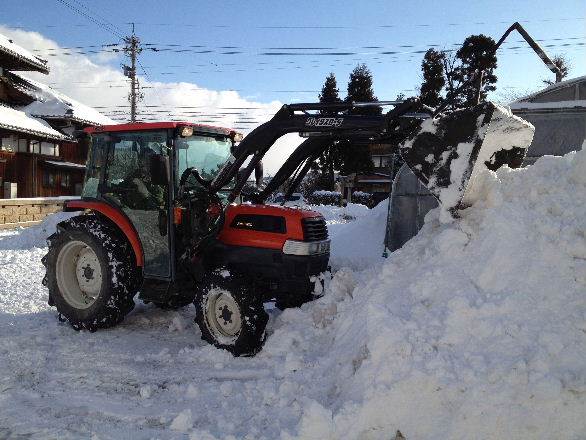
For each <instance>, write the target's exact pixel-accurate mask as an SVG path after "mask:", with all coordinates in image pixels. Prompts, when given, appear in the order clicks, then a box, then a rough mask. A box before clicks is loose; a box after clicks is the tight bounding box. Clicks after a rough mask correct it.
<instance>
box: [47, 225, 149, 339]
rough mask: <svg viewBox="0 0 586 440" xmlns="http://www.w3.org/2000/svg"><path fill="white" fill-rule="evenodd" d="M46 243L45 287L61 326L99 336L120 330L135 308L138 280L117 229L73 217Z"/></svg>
mask: <svg viewBox="0 0 586 440" xmlns="http://www.w3.org/2000/svg"><path fill="white" fill-rule="evenodd" d="M47 242H48V245H49V252H48V253H47V255H46V256H45V257H44V258H43V259H42V262H43V264H44V265H45V267H46V268H47V272H46V276H45V279H44V280H43V284H44V285H45V286H46V287H47V288H48V289H49V305H51V306H55V307H56V308H57V312H58V313H59V319H60V320H62V321H68V322H69V324H70V325H71V326H72V327H73V328H74V329H75V330H83V329H85V330H89V331H95V330H97V329H100V328H107V327H112V326H114V325H116V324H118V323H119V322H121V321H122V320H123V319H124V317H125V316H126V315H127V314H128V312H130V311H131V310H132V309H133V308H134V300H133V297H134V295H135V294H136V292H137V290H138V286H139V285H140V283H139V279H140V278H139V277H138V274H137V272H138V271H137V268H136V266H135V259H134V255H133V252H132V249H131V247H130V245H129V244H128V242H127V241H126V238H125V237H123V236H122V235H121V234H120V232H119V231H118V230H117V229H116V228H115V227H114V226H111V225H109V224H108V223H106V221H103V220H101V219H100V218H99V217H97V216H95V215H84V216H78V217H73V218H71V219H69V220H67V221H65V222H61V223H59V224H58V225H57V232H56V233H55V234H53V235H51V236H50V237H49V238H48V239H47Z"/></svg>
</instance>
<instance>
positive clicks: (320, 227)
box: [301, 217, 328, 241]
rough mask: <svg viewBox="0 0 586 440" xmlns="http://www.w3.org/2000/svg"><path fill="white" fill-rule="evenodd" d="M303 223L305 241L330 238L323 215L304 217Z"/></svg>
mask: <svg viewBox="0 0 586 440" xmlns="http://www.w3.org/2000/svg"><path fill="white" fill-rule="evenodd" d="M301 225H302V227H303V239H304V240H305V241H321V240H325V239H327V238H328V228H327V226H326V221H325V220H324V218H323V217H309V218H304V219H303V220H301Z"/></svg>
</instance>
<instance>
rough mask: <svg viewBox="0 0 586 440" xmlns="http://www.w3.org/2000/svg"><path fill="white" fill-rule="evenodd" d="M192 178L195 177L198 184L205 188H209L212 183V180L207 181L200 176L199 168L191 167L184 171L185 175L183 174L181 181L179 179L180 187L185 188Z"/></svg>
mask: <svg viewBox="0 0 586 440" xmlns="http://www.w3.org/2000/svg"><path fill="white" fill-rule="evenodd" d="M191 176H193V177H195V180H196V181H197V183H199V184H200V185H201V186H203V187H204V188H209V187H210V185H211V183H212V181H211V180H205V179H204V178H203V177H201V174H199V171H198V170H197V168H195V167H190V168H187V169H186V170H185V171H183V174H181V179H179V186H184V185H185V184H186V183H187V179H189V177H191Z"/></svg>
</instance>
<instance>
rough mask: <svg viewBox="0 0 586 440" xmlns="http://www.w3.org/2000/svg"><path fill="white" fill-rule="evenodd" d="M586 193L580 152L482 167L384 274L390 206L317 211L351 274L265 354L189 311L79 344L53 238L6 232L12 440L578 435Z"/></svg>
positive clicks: (2, 349)
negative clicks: (56, 277) (51, 300)
mask: <svg viewBox="0 0 586 440" xmlns="http://www.w3.org/2000/svg"><path fill="white" fill-rule="evenodd" d="M584 194H586V152H580V153H577V154H570V155H568V156H566V157H564V158H544V159H541V160H540V161H538V163H537V164H536V165H534V166H532V167H530V168H529V169H525V170H515V171H511V170H508V169H504V170H500V171H499V172H498V174H494V173H488V172H487V173H486V174H485V175H483V176H481V181H480V182H479V184H478V185H477V187H476V194H475V198H476V203H475V204H474V206H473V207H472V208H469V209H467V210H465V211H464V212H462V218H461V219H459V220H457V221H454V222H453V223H448V224H442V223H440V222H439V221H438V218H437V217H438V215H437V214H438V213H437V212H432V213H430V214H429V215H428V218H427V221H426V224H425V226H424V228H423V230H422V231H421V233H420V234H419V235H418V236H417V237H416V238H415V239H413V240H411V241H410V242H409V243H408V244H407V245H405V246H404V247H403V248H402V249H401V250H399V251H398V252H396V253H394V254H393V255H392V256H391V257H390V258H389V259H388V260H386V261H382V260H381V259H380V258H378V255H380V253H381V252H382V246H380V247H379V248H378V249H375V250H372V248H373V246H376V244H377V243H380V240H379V239H378V238H374V237H375V236H376V234H378V233H379V232H380V231H381V230H383V228H384V226H383V225H382V224H381V221H380V220H377V219H379V218H380V219H384V215H383V214H382V213H383V212H384V210H385V207H384V206H383V207H381V208H379V209H375V210H373V211H361V210H360V209H359V208H351V209H356V211H355V212H354V216H355V217H357V219H356V220H355V221H353V222H349V223H344V222H343V221H341V220H340V219H339V216H338V214H339V213H337V212H333V211H331V210H329V211H328V208H319V209H320V210H326V211H328V212H327V213H326V214H327V217H328V219H329V223H330V224H331V233H332V237H333V247H334V250H333V257H332V261H333V262H334V264H335V265H337V266H338V269H339V270H338V271H337V272H336V274H335V276H334V278H333V279H332V280H331V281H330V282H329V285H328V286H327V289H326V294H325V295H324V297H322V298H320V299H319V300H316V301H314V302H312V303H310V304H306V305H304V306H303V307H302V308H300V309H291V310H287V311H285V312H282V313H281V312H278V311H276V310H271V311H270V314H271V319H270V321H269V337H268V339H267V342H266V344H265V347H264V349H263V351H262V352H261V353H259V354H258V355H257V356H256V357H254V358H233V357H232V356H230V355H229V354H228V353H227V352H224V351H220V350H216V349H215V348H213V347H211V346H208V345H206V344H204V343H203V342H201V341H200V339H199V330H198V329H197V327H196V326H195V325H194V324H193V322H192V318H193V314H194V312H193V309H192V308H191V307H189V308H186V309H185V310H182V311H181V312H168V311H161V310H158V309H156V308H153V307H151V306H144V305H137V307H136V308H135V310H134V311H133V312H132V313H131V314H130V315H129V316H128V317H127V319H126V320H125V321H124V322H123V323H122V324H121V325H120V326H118V327H116V328H113V329H110V330H107V331H99V332H96V333H85V332H82V333H78V332H75V331H73V330H71V329H70V328H69V327H68V326H67V325H64V324H61V323H59V322H58V321H57V320H56V317H55V312H54V310H53V309H51V308H49V307H48V306H47V304H46V299H47V293H46V290H45V289H44V288H42V286H41V278H42V275H43V270H42V269H43V268H42V266H41V264H40V261H39V260H40V258H41V257H42V255H43V254H44V253H45V249H43V248H42V247H41V248H38V247H35V246H43V243H42V237H43V236H46V234H47V233H48V232H49V230H50V229H51V227H52V226H53V225H50V224H46V225H45V226H44V228H45V230H43V227H40V228H35V229H29V230H26V231H22V232H20V233H17V234H14V233H3V234H4V235H3V237H2V238H0V438H21V437H22V438H39V439H47V438H59V439H67V438H72V439H78V438H91V439H120V438H133V439H150V438H160V439H175V438H177V439H190V438H191V439H198V440H199V439H213V438H222V439H224V438H236V439H240V438H248V439H263V438H264V439H275V438H281V439H283V440H287V439H293V438H300V439H372V440H374V439H381V440H382V439H385V440H388V439H389V438H392V437H393V436H394V435H395V432H396V431H397V430H400V431H401V432H402V433H403V435H404V436H405V437H406V438H407V439H408V440H411V439H444V438H445V439H448V438H449V439H469V438H477V439H488V438H494V439H505V438H506V439H507V440H510V439H527V438H535V439H551V438H563V439H576V440H577V439H583V438H584V437H585V433H586V419H585V418H584V414H586V299H585V295H586V203H584V202H585V200H584V198H585V196H584ZM351 214H352V213H351ZM342 266H349V267H347V268H341V267H342Z"/></svg>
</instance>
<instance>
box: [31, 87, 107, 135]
mask: <svg viewBox="0 0 586 440" xmlns="http://www.w3.org/2000/svg"><path fill="white" fill-rule="evenodd" d="M21 78H22V79H23V80H25V81H27V82H29V83H30V84H32V85H33V86H34V87H36V89H37V92H36V93H35V99H36V101H34V102H32V103H31V104H29V105H27V106H25V107H23V108H22V110H24V111H25V112H27V113H28V114H31V115H33V116H36V117H39V118H43V119H65V120H71V121H76V122H80V123H83V124H88V125H109V124H114V123H115V122H114V121H113V120H112V119H110V118H108V117H107V116H104V115H103V114H101V113H100V112H98V111H97V110H94V109H93V108H91V107H88V106H87V105H85V104H82V103H81V102H79V101H76V100H75V99H73V98H70V97H69V96H67V95H64V94H63V93H60V92H58V91H56V90H54V89H52V88H51V87H49V86H47V85H45V84H42V83H40V82H37V81H33V80H31V79H28V78H25V77H22V76H21Z"/></svg>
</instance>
